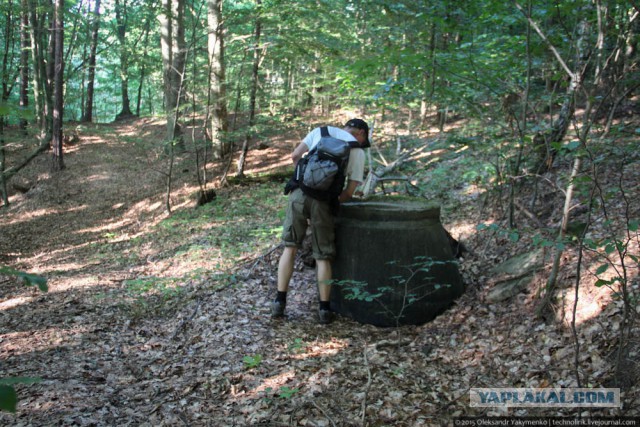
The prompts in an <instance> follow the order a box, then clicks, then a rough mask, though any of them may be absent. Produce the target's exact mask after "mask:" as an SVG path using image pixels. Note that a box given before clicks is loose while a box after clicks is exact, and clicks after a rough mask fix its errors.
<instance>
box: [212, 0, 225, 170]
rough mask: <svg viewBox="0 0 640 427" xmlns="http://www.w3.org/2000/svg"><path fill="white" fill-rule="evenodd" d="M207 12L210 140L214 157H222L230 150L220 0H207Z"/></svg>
mask: <svg viewBox="0 0 640 427" xmlns="http://www.w3.org/2000/svg"><path fill="white" fill-rule="evenodd" d="M208 5H209V11H208V14H207V18H208V24H209V43H208V50H209V70H210V71H209V73H210V74H209V87H210V89H209V99H210V102H212V103H213V114H211V128H210V133H211V135H210V136H211V142H212V144H213V153H214V157H216V158H222V157H224V156H225V155H226V154H228V153H229V152H230V151H231V147H230V145H229V143H228V142H227V138H226V134H227V131H228V128H229V125H228V117H227V116H228V114H227V90H226V78H225V72H226V70H225V64H224V32H223V21H222V0H209V2H208Z"/></svg>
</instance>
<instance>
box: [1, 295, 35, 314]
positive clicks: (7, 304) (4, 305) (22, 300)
mask: <svg viewBox="0 0 640 427" xmlns="http://www.w3.org/2000/svg"><path fill="white" fill-rule="evenodd" d="M32 299H33V298H32V297H16V298H11V299H8V300H6V301H2V302H0V311H3V310H9V309H10V308H14V307H18V306H20V305H22V304H26V303H29V302H31V300H32Z"/></svg>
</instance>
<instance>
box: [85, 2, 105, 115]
mask: <svg viewBox="0 0 640 427" xmlns="http://www.w3.org/2000/svg"><path fill="white" fill-rule="evenodd" d="M95 1H96V3H95V6H94V9H93V20H92V22H91V48H90V51H89V75H88V77H87V101H86V105H85V109H84V115H83V116H82V118H81V119H80V121H82V122H91V121H93V88H94V84H95V79H96V78H95V76H96V50H97V48H98V30H99V29H100V0H95Z"/></svg>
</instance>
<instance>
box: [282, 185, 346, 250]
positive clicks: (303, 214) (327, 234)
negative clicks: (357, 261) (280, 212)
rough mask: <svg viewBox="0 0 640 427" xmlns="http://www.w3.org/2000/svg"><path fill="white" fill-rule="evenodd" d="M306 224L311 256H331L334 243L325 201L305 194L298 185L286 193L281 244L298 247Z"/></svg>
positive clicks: (332, 226)
mask: <svg viewBox="0 0 640 427" xmlns="http://www.w3.org/2000/svg"><path fill="white" fill-rule="evenodd" d="M307 220H309V222H307ZM309 225H310V226H311V247H312V249H313V258H315V259H318V260H332V259H333V258H334V257H335V254H336V245H335V228H334V220H333V215H332V214H331V208H330V207H329V203H328V202H323V201H320V200H316V199H314V198H313V197H310V196H307V195H306V194H304V193H303V192H302V190H300V189H299V188H298V189H296V190H294V191H293V192H292V193H291V194H289V203H288V205H287V214H286V217H285V219H284V224H283V226H282V240H283V241H284V245H285V246H294V247H297V248H301V247H302V241H303V240H304V237H305V235H306V233H307V227H308V226H309Z"/></svg>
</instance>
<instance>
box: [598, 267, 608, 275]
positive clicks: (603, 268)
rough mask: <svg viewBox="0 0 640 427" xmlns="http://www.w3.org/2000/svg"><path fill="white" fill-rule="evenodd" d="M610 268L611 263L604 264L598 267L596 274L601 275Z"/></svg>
mask: <svg viewBox="0 0 640 427" xmlns="http://www.w3.org/2000/svg"><path fill="white" fill-rule="evenodd" d="M608 268H609V264H602V265H601V266H600V267H598V269H597V270H596V276H599V275H601V274H602V273H604V272H605V271H607V269H608Z"/></svg>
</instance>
